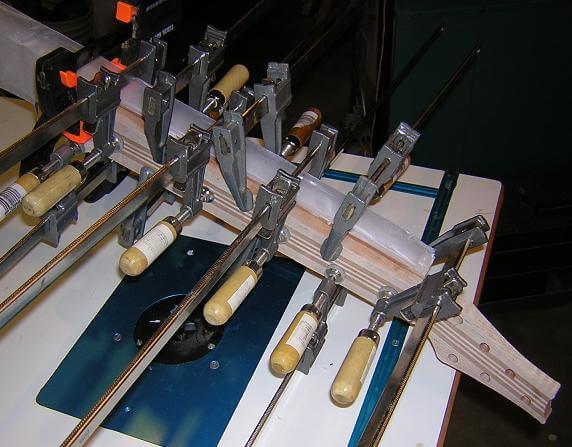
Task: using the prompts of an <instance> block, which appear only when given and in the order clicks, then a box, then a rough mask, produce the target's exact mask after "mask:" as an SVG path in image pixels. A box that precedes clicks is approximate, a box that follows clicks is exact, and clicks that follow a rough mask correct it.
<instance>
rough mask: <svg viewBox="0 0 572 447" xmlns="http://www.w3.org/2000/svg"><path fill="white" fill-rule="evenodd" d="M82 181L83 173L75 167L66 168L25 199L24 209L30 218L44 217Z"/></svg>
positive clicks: (68, 166)
mask: <svg viewBox="0 0 572 447" xmlns="http://www.w3.org/2000/svg"><path fill="white" fill-rule="evenodd" d="M82 181H83V178H82V176H81V173H80V172H79V170H78V169H77V168H76V167H75V166H73V165H67V166H64V167H63V168H62V169H60V170H59V171H57V172H55V173H54V174H53V175H52V176H51V177H49V178H48V179H47V180H46V181H45V182H44V183H41V184H40V185H38V186H37V187H36V188H35V189H34V190H32V191H31V192H30V193H29V194H28V195H27V196H26V197H24V199H23V200H22V209H23V210H24V212H25V213H26V214H28V215H30V216H33V217H40V216H43V215H44V214H45V213H46V212H47V211H48V210H49V209H50V208H52V207H53V206H54V205H55V204H56V203H58V202H59V201H60V200H61V199H63V198H64V197H65V196H66V195H67V194H69V193H70V192H71V191H73V190H74V189H75V188H77V187H78V186H79V185H80V184H81V182H82Z"/></svg>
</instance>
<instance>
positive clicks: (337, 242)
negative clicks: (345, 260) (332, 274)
mask: <svg viewBox="0 0 572 447" xmlns="http://www.w3.org/2000/svg"><path fill="white" fill-rule="evenodd" d="M376 194H377V186H376V185H375V183H373V182H372V181H371V180H370V179H369V178H368V177H365V176H363V175H362V176H360V177H359V178H358V181H357V182H356V184H355V185H354V188H353V189H352V190H351V191H350V192H349V193H347V195H346V196H345V197H344V200H343V201H342V204H341V205H340V207H339V208H338V211H337V212H336V215H335V216H334V222H333V224H332V228H331V229H330V234H328V237H327V238H326V239H325V240H324V242H323V243H322V246H321V247H320V254H321V255H322V258H323V259H325V260H326V261H334V260H336V259H337V258H338V256H340V254H341V252H342V249H343V246H342V241H343V240H344V238H345V237H346V235H347V234H348V233H349V232H350V230H351V229H352V228H353V227H354V225H355V224H356V222H357V221H358V220H359V219H360V217H361V216H362V215H363V213H364V212H365V210H366V208H367V207H368V205H369V203H370V202H371V201H372V199H373V198H374V197H375V195H376Z"/></svg>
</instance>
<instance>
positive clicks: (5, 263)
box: [0, 166, 107, 277]
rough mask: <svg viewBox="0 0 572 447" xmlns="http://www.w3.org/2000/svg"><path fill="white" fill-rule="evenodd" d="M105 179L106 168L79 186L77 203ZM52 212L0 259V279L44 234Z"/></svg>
mask: <svg viewBox="0 0 572 447" xmlns="http://www.w3.org/2000/svg"><path fill="white" fill-rule="evenodd" d="M106 177H107V166H106V167H104V168H103V169H101V172H99V173H98V174H97V175H96V176H95V177H94V178H93V179H92V180H91V181H90V182H89V183H87V184H83V185H82V186H80V189H79V191H78V193H77V198H78V202H80V201H82V200H83V199H84V198H85V197H86V196H87V195H88V194H89V193H91V192H92V191H93V190H94V189H95V188H96V187H97V186H99V185H100V184H101V183H102V182H103V181H104V180H105V178H106ZM51 213H52V211H48V213H46V214H45V215H44V216H43V217H42V218H41V219H40V221H39V222H38V223H37V224H36V225H35V226H34V227H33V228H32V229H31V230H30V231H28V233H26V235H25V236H24V237H22V238H21V239H20V240H19V241H18V242H16V243H15V244H14V245H13V246H12V248H10V250H8V251H7V252H6V253H4V254H3V255H2V257H0V277H1V276H3V275H4V274H5V273H6V272H7V271H9V270H10V269H11V268H12V267H14V265H16V263H17V262H18V261H20V259H22V258H23V257H24V256H25V255H26V253H28V252H29V251H30V250H31V249H32V248H33V247H35V246H36V245H37V244H38V243H39V242H40V241H41V240H42V238H43V236H44V234H45V231H44V229H45V226H46V225H48V222H49V220H50V218H51Z"/></svg>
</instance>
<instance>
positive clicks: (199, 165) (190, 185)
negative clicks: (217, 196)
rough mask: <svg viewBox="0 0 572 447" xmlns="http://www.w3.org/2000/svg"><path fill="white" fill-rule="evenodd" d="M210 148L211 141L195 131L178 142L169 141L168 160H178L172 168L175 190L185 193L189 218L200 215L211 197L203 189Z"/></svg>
mask: <svg viewBox="0 0 572 447" xmlns="http://www.w3.org/2000/svg"><path fill="white" fill-rule="evenodd" d="M210 147H211V141H210V140H209V139H208V138H207V137H206V136H205V135H204V134H203V133H201V132H200V131H198V130H195V129H191V130H190V131H189V132H187V134H186V135H184V136H183V137H181V138H180V139H178V140H176V139H174V138H173V137H169V139H168V140H167V149H166V151H167V155H166V157H167V160H173V159H174V158H177V159H178V161H177V162H176V163H175V164H174V165H173V166H172V167H171V175H172V176H173V180H174V182H175V188H177V189H179V190H180V191H182V192H183V205H184V206H185V207H187V208H188V209H189V211H190V215H189V217H192V216H195V215H196V214H198V213H199V212H200V211H201V210H202V209H203V201H204V200H205V197H206V196H210V194H207V193H206V192H205V191H204V190H205V188H203V181H204V178H205V168H206V166H207V164H208V162H209V159H210ZM209 200H210V199H209Z"/></svg>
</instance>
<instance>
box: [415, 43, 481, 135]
mask: <svg viewBox="0 0 572 447" xmlns="http://www.w3.org/2000/svg"><path fill="white" fill-rule="evenodd" d="M480 52H481V48H480V47H479V45H475V46H474V47H473V49H472V50H471V52H470V53H469V54H468V55H467V57H466V58H465V60H464V61H463V62H462V63H461V65H459V67H458V68H457V70H455V72H454V73H453V74H452V75H451V77H450V78H449V79H447V82H445V84H444V85H443V87H441V89H440V90H439V91H438V92H437V94H436V95H435V97H434V98H433V100H432V101H431V103H430V104H429V105H428V106H427V107H426V108H425V110H423V112H421V115H420V116H419V118H417V120H416V121H415V124H413V128H414V129H415V130H420V129H421V127H423V125H424V124H425V122H426V121H427V118H429V115H431V113H432V112H433V111H434V110H435V108H436V107H437V106H438V105H439V104H440V103H441V101H443V99H444V98H445V97H446V96H447V94H448V93H449V92H450V91H451V90H452V88H453V86H454V85H455V84H456V83H457V82H458V81H459V79H461V77H462V76H463V75H464V74H465V73H466V72H467V70H468V69H469V67H470V66H471V65H472V63H473V61H474V60H475V57H476V56H477V55H478V54H479V53H480Z"/></svg>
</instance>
